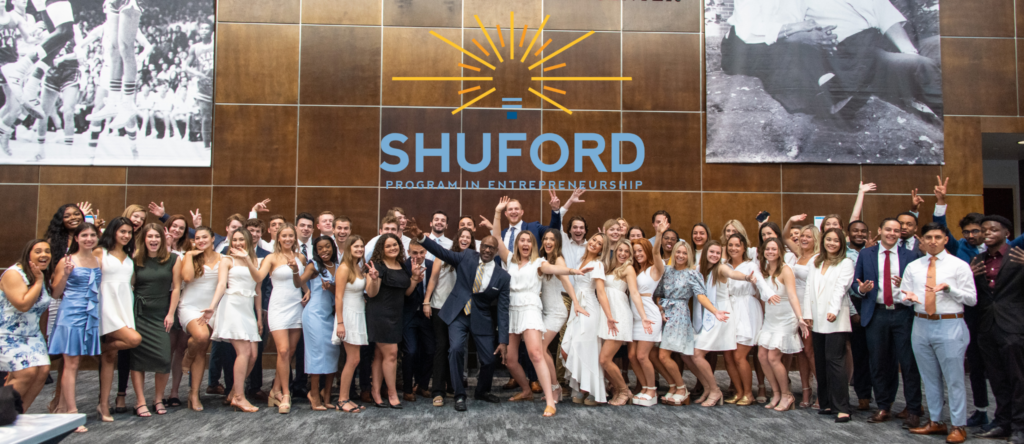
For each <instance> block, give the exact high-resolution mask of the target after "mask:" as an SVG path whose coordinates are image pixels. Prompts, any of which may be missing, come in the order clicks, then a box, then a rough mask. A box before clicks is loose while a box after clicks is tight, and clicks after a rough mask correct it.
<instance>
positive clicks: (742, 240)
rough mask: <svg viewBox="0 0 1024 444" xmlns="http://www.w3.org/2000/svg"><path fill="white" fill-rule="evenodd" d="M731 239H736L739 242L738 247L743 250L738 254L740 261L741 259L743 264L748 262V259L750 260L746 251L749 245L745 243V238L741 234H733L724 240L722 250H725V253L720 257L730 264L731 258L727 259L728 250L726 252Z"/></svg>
mask: <svg viewBox="0 0 1024 444" xmlns="http://www.w3.org/2000/svg"><path fill="white" fill-rule="evenodd" d="M732 238H736V239H739V240H740V247H741V248H743V251H742V252H740V259H742V260H743V262H746V261H749V260H750V259H752V258H751V257H750V256H749V255H747V250H748V249H749V248H750V244H748V243H747V237H746V236H744V235H742V234H740V233H733V234H732V236H729V238H728V239H726V240H725V246H724V247H723V248H725V251H723V252H722V257H724V258H726V261H727V262H732V258H731V257H729V250H728V248H729V241H730V240H732Z"/></svg>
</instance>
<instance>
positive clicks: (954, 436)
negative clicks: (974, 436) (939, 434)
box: [946, 427, 967, 444]
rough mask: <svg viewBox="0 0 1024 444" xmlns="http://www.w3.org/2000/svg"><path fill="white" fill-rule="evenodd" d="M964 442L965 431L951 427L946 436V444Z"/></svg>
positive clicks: (961, 428) (965, 437)
mask: <svg viewBox="0 0 1024 444" xmlns="http://www.w3.org/2000/svg"><path fill="white" fill-rule="evenodd" d="M964 441H967V430H965V429H964V428H963V427H953V428H951V429H950V431H949V435H946V442H948V443H950V444H960V443H962V442H964Z"/></svg>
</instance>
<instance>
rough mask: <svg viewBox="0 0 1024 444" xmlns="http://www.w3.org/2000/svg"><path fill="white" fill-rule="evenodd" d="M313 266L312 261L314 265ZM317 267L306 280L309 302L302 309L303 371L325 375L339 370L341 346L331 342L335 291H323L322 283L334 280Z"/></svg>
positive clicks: (332, 276)
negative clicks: (304, 355) (304, 367)
mask: <svg viewBox="0 0 1024 444" xmlns="http://www.w3.org/2000/svg"><path fill="white" fill-rule="evenodd" d="M314 266H315V264H314ZM325 273H326V274H327V277H324V276H323V275H321V274H320V270H319V268H318V269H317V271H316V272H315V274H314V275H313V278H312V279H310V280H309V283H308V284H307V285H308V286H309V302H308V303H307V304H306V307H305V308H303V309H302V335H303V341H304V342H305V344H306V348H305V351H306V357H305V363H306V373H307V374H310V375H326V374H331V373H335V372H337V371H338V358H339V357H340V356H341V346H340V345H335V344H333V343H331V338H332V337H333V336H334V326H335V325H334V322H335V321H334V293H333V292H329V291H326V290H324V288H323V285H322V284H321V282H323V281H324V280H327V281H328V282H332V283H333V282H334V275H332V274H331V273H330V272H325Z"/></svg>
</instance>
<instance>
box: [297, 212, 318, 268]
mask: <svg viewBox="0 0 1024 444" xmlns="http://www.w3.org/2000/svg"><path fill="white" fill-rule="evenodd" d="M313 223H314V221H313V215H312V214H309V213H299V215H298V216H295V233H296V234H297V235H298V236H297V237H298V240H299V253H301V254H302V255H303V256H305V257H306V262H309V261H312V260H313V255H314V254H315V253H316V251H315V250H314V248H313Z"/></svg>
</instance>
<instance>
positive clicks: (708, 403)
mask: <svg viewBox="0 0 1024 444" xmlns="http://www.w3.org/2000/svg"><path fill="white" fill-rule="evenodd" d="M716 394H717V395H718V398H715V397H714V395H716ZM724 401H725V399H723V396H722V392H718V393H715V394H712V395H708V399H707V400H706V401H704V402H703V403H702V404H701V406H702V407H714V406H716V405H723V403H724Z"/></svg>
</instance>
